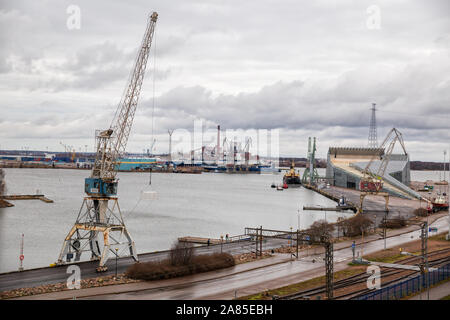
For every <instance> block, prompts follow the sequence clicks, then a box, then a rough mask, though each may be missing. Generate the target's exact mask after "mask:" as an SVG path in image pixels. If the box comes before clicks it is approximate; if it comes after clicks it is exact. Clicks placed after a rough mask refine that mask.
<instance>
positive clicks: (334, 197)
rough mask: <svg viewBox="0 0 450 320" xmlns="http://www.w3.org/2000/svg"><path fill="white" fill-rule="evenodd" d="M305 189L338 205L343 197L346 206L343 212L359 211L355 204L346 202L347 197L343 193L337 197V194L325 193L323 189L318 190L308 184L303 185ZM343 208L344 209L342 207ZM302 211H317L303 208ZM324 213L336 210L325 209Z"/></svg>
mask: <svg viewBox="0 0 450 320" xmlns="http://www.w3.org/2000/svg"><path fill="white" fill-rule="evenodd" d="M303 186H304V187H305V188H306V189H310V190H313V191H315V192H317V193H320V194H321V195H323V196H324V197H327V198H328V199H331V200H333V201H336V202H337V203H339V200H340V199H341V196H342V195H343V196H345V197H346V201H347V204H348V205H347V206H345V209H343V210H353V212H355V213H356V212H358V209H359V207H358V206H357V205H355V203H354V202H351V201H349V200H348V198H347V196H346V195H345V194H344V193H342V194H341V195H339V194H337V193H332V192H326V191H324V190H323V189H319V188H317V187H315V186H312V185H309V184H304V185H303ZM327 190H331V188H327ZM314 208H317V207H314ZM343 208H344V207H343ZM303 209H304V210H317V209H309V208H308V209H305V207H303ZM324 210H325V211H332V210H336V209H328V210H326V209H324Z"/></svg>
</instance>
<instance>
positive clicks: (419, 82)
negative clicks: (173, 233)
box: [0, 0, 450, 161]
mask: <svg viewBox="0 0 450 320" xmlns="http://www.w3.org/2000/svg"><path fill="white" fill-rule="evenodd" d="M71 5H75V6H76V7H77V8H79V10H80V19H79V27H80V28H79V29H78V28H73V26H74V24H70V23H69V26H70V27H68V20H69V22H73V21H74V20H73V19H74V17H75V16H74V14H75V15H76V13H75V11H72V7H70V6H71ZM68 9H69V10H68ZM152 11H157V12H158V14H159V18H158V22H157V26H156V32H155V39H154V41H153V44H152V52H151V54H150V58H149V64H148V66H147V74H146V78H145V80H144V85H143V88H142V94H141V97H140V102H139V106H138V111H137V113H136V118H135V122H134V126H133V129H132V134H131V136H130V140H129V143H128V150H129V151H135V152H142V150H143V149H147V148H149V147H150V141H151V134H152V129H153V132H154V136H155V138H156V140H157V142H156V145H155V151H156V152H167V151H168V143H167V141H168V134H167V129H181V128H184V129H186V130H190V131H191V130H193V125H194V120H199V119H201V120H203V123H204V124H205V126H206V128H210V129H213V128H215V127H216V126H217V124H220V125H221V127H222V128H223V129H234V130H236V129H243V130H252V129H268V130H272V129H279V138H280V154H281V156H306V149H307V139H308V137H309V136H315V137H317V143H318V146H317V148H318V151H317V153H318V156H319V157H325V156H326V152H327V150H328V147H329V146H366V145H367V139H368V132H369V122H370V107H371V104H372V102H375V103H376V104H377V108H378V111H377V124H378V141H379V142H381V141H382V140H383V138H384V136H385V135H386V134H387V132H388V131H389V129H391V128H392V127H396V128H397V129H399V130H400V131H401V132H402V133H403V137H404V140H405V144H406V148H407V150H408V152H409V153H410V156H411V159H412V160H429V161H442V159H443V151H444V150H445V149H447V150H448V149H449V148H450V59H449V58H450V19H449V15H448V13H449V12H450V1H448V0H442V1H438V0H430V1H423V0H417V1H363V0H359V1H345V0H341V1H336V3H334V2H330V1H290V0H274V1H268V0H258V1H234V0H227V1H214V0H204V1H186V0H181V1H175V0H171V1H167V0H166V1H148V0H142V1H130V2H127V3H125V1H80V0H71V1H38V0H33V1H17V0H14V1H5V0H2V1H1V2H0V43H1V46H0V97H1V99H0V111H1V115H0V148H1V149H21V148H24V147H27V148H29V149H30V150H32V149H41V150H46V148H48V149H49V150H54V151H63V147H62V146H61V145H60V142H62V143H64V144H67V145H73V146H74V147H75V148H76V150H77V151H78V150H80V148H81V150H83V151H84V150H85V145H87V146H88V150H89V151H92V150H93V142H94V130H95V129H105V128H108V127H109V125H110V122H111V120H112V118H113V115H114V112H115V109H116V106H117V104H118V102H119V101H120V98H121V95H122V92H123V90H124V87H125V86H126V84H127V80H128V75H129V73H130V70H131V68H132V66H133V63H134V59H135V56H136V54H137V49H138V46H139V44H140V42H141V40H142V36H143V33H144V31H145V26H146V23H147V17H148V15H149V14H150V13H151V12H152ZM75 26H76V25H75ZM153 88H155V91H153ZM154 96H155V109H154V116H153V119H152V114H153V97H154ZM152 123H153V124H154V126H153V128H152ZM447 159H448V156H447Z"/></svg>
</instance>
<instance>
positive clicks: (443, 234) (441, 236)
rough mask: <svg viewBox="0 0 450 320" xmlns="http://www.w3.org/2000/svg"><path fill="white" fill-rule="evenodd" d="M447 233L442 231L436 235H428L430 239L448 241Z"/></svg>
mask: <svg viewBox="0 0 450 320" xmlns="http://www.w3.org/2000/svg"><path fill="white" fill-rule="evenodd" d="M446 234H447V233H442V234H437V235H435V236H432V237H428V240H435V241H447V239H445V236H446ZM447 242H448V241H447Z"/></svg>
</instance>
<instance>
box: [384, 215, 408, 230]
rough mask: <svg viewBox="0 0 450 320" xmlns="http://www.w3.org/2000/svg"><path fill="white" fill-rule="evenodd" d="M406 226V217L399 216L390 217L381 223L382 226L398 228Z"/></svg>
mask: <svg viewBox="0 0 450 320" xmlns="http://www.w3.org/2000/svg"><path fill="white" fill-rule="evenodd" d="M404 226H406V219H405V218H404V217H397V218H393V219H388V220H387V221H383V222H381V223H380V227H381V228H388V229H398V228H402V227H404Z"/></svg>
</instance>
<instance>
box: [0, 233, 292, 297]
mask: <svg viewBox="0 0 450 320" xmlns="http://www.w3.org/2000/svg"><path fill="white" fill-rule="evenodd" d="M253 243H254V242H253ZM282 244H286V241H285V240H278V239H267V241H265V243H264V248H263V249H264V250H270V249H272V248H278V247H280V246H281V245H282ZM252 249H253V250H254V246H252V245H251V242H250V241H244V242H238V243H224V244H223V247H222V250H223V252H228V253H230V254H232V255H235V254H240V253H248V252H250V251H251V250H252ZM220 251H221V245H211V246H209V247H208V246H200V247H197V248H196V253H197V254H210V253H214V252H220ZM167 255H168V252H167V251H162V252H153V253H144V254H139V255H138V258H139V261H140V262H148V261H156V260H161V259H164V258H166V257H167ZM72 264H75V265H78V266H79V267H80V269H81V279H89V278H94V277H97V276H99V274H98V273H97V272H96V271H95V269H96V268H97V266H98V261H85V262H79V263H72ZM132 264H134V260H133V259H132V258H128V257H127V258H120V259H117V272H118V273H123V272H125V271H126V269H127V268H128V267H129V266H131V265H132ZM69 265H70V264H67V265H63V266H56V267H45V268H39V269H30V270H25V271H22V272H9V273H2V274H0V291H6V290H12V289H18V288H26V287H36V286H40V285H45V284H55V283H59V282H66V281H67V278H68V277H69V276H70V274H68V273H67V267H68V266H69ZM106 265H107V266H108V271H106V272H103V273H101V275H105V276H106V275H114V274H115V272H116V260H115V259H114V258H110V259H109V260H108V261H107V263H106Z"/></svg>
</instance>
